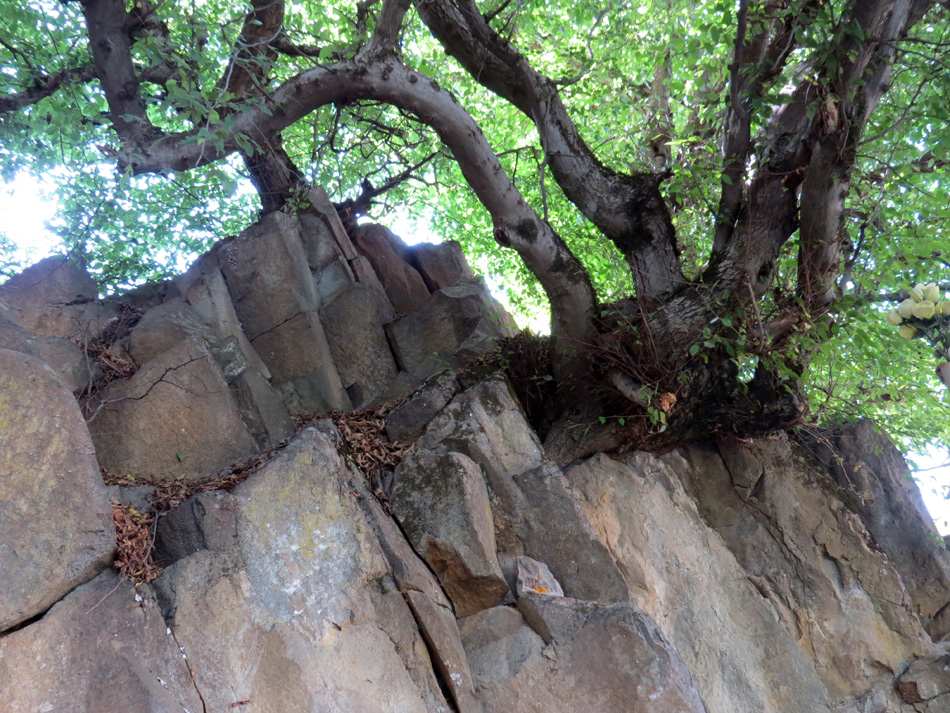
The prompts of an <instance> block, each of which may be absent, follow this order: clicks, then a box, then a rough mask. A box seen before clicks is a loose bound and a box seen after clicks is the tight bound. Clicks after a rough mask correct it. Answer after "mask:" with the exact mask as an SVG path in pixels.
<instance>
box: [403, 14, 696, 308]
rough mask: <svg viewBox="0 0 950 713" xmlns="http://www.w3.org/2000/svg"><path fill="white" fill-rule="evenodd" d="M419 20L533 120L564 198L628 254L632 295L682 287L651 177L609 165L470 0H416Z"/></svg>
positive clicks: (652, 296) (550, 88)
mask: <svg viewBox="0 0 950 713" xmlns="http://www.w3.org/2000/svg"><path fill="white" fill-rule="evenodd" d="M416 9H417V10H418V12H419V16H420V17H421V18H422V20H423V22H425V23H426V25H427V26H428V27H429V29H430V30H432V33H433V34H434V35H435V36H436V38H437V39H438V40H439V41H440V42H441V43H442V45H443V47H445V49H446V51H447V52H448V53H449V54H451V55H452V56H453V57H455V58H456V59H457V60H458V61H459V62H460V63H461V64H462V66H463V67H464V68H465V69H466V70H467V71H468V72H469V74H471V75H472V77H473V78H474V79H475V80H476V81H478V82H479V83H480V84H482V85H483V86H484V87H486V88H487V89H489V90H491V91H492V92H494V93H495V94H497V95H498V96H500V97H502V98H503V99H505V100H507V101H509V102H511V103H512V104H513V105H514V106H515V107H517V108H518V109H519V110H520V111H521V112H523V113H524V114H526V115H527V116H528V117H529V118H531V120H532V121H533V122H534V123H535V126H537V128H538V132H539V134H540V136H541V143H542V145H543V147H544V150H545V153H546V155H547V160H548V164H549V165H550V167H551V173H552V174H553V176H554V179H555V181H557V183H558V185H559V186H560V187H561V189H562V190H563V191H564V194H565V195H566V196H567V198H568V200H570V201H571V202H572V203H574V204H575V205H576V206H577V207H578V208H579V209H580V211H581V212H582V213H583V214H584V215H585V216H586V217H587V218H588V219H589V220H590V221H591V222H592V223H593V224H594V225H596V226H597V228H598V229H599V230H600V231H601V232H602V233H603V234H604V235H606V236H607V237H608V238H610V239H611V240H612V241H613V242H614V243H615V244H616V245H617V247H618V248H619V249H620V251H621V252H622V253H623V254H624V255H625V256H626V258H627V261H628V263H629V264H630V266H631V269H632V270H633V275H634V282H635V284H636V288H637V294H638V295H639V296H640V297H641V298H643V299H644V300H646V301H648V302H649V301H653V300H659V299H660V298H661V297H662V296H664V295H669V294H670V293H672V292H674V291H676V290H677V289H678V288H679V287H681V286H682V285H683V284H684V283H685V278H684V277H683V274H682V271H681V268H680V265H679V261H678V259H677V252H676V244H675V243H676V236H675V234H674V230H673V223H672V220H671V219H670V215H669V211H668V209H667V207H666V204H665V202H664V200H663V198H662V195H661V194H660V191H659V188H658V186H659V180H658V178H657V177H656V176H653V175H651V174H637V175H634V176H625V175H622V174H618V173H617V172H615V171H613V170H611V169H609V168H607V167H606V166H604V165H603V164H601V163H600V161H599V160H598V159H597V157H596V156H595V155H594V153H593V151H592V150H591V149H590V147H589V146H588V145H587V144H586V143H585V142H584V140H583V138H581V136H580V133H579V131H578V130H577V126H576V125H575V124H574V122H573V121H572V119H571V118H570V116H569V115H568V112H567V109H566V108H565V106H564V104H563V103H562V102H561V99H560V97H559V96H558V93H557V88H556V86H555V85H554V83H553V82H552V81H551V80H550V79H549V78H547V77H544V76H542V75H540V74H538V73H537V72H535V71H534V70H533V69H532V68H531V66H530V65H529V64H528V61H527V59H525V58H524V57H523V56H522V55H521V54H520V52H518V50H517V48H515V47H514V45H512V44H511V42H509V41H508V40H506V39H504V38H503V37H501V36H499V35H498V33H496V32H495V31H494V30H493V29H492V28H491V27H490V26H489V25H488V23H487V22H486V20H485V18H484V17H483V16H482V14H481V13H480V12H479V11H478V8H477V7H476V5H475V3H474V1H473V0H454V1H453V0H417V1H416Z"/></svg>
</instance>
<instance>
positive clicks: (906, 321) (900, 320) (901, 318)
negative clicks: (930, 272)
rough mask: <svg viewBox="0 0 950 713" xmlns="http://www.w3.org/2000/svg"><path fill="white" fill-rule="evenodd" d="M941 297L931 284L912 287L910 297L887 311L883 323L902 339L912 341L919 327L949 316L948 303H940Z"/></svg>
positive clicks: (935, 286)
mask: <svg viewBox="0 0 950 713" xmlns="http://www.w3.org/2000/svg"><path fill="white" fill-rule="evenodd" d="M941 297H943V295H942V294H941V292H940V288H939V287H937V285H935V284H934V283H933V282H931V283H929V284H927V285H914V286H913V287H912V288H911V290H910V297H908V298H907V299H906V300H904V301H903V302H901V303H900V304H899V305H898V306H897V307H895V308H894V309H892V310H890V311H888V313H887V314H886V315H884V321H885V322H887V323H888V324H891V325H894V326H895V327H897V328H898V329H897V333H898V334H900V335H901V336H902V337H903V338H904V339H913V338H914V337H915V336H917V331H918V329H919V328H920V327H925V326H928V325H927V324H926V323H927V322H930V321H932V320H933V319H935V318H936V317H939V316H941V315H950V302H946V301H942V300H941V299H940V298H941ZM921 322H923V323H924V324H920V323H921Z"/></svg>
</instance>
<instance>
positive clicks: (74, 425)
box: [0, 349, 115, 680]
mask: <svg viewBox="0 0 950 713" xmlns="http://www.w3.org/2000/svg"><path fill="white" fill-rule="evenodd" d="M114 552H115V529H114V526H113V521H112V509H111V508H110V507H109V498H108V495H107V494H106V488H105V485H104V484H103V482H102V476H101V475H100V474H99V466H98V464H97V463H96V458H95V454H94V453H93V448H92V441H91V440H90V439H89V433H88V431H87V430H86V425H85V423H84V422H83V419H82V415H81V414H80V412H79V407H78V406H77V405H76V401H75V399H74V398H73V395H72V394H71V393H70V392H69V391H68V390H67V389H66V388H65V387H64V386H63V385H62V384H61V383H60V381H59V380H58V379H57V378H56V376H55V374H54V373H53V371H52V370H51V369H50V368H49V367H48V366H46V365H45V364H43V363H41V362H40V361H38V360H37V359H35V358H33V357H30V356H27V355H25V354H21V353H19V352H12V351H8V350H6V349H0V631H3V630H6V629H8V628H10V627H11V626H15V625H16V624H19V623H20V622H22V621H25V620H26V619H29V618H30V617H33V616H35V615H36V614H39V613H40V612H42V611H44V610H45V609H46V608H47V607H49V606H50V605H51V604H53V603H54V602H55V601H57V600H58V599H60V598H61V597H62V596H63V595H64V594H66V593H67V592H69V591H70V590H71V589H72V588H74V587H76V586H78V585H80V584H82V583H83V582H85V581H87V580H89V579H91V578H92V577H94V576H95V575H96V574H97V573H98V572H100V571H101V570H102V569H104V568H105V567H107V566H108V564H109V562H110V560H111V559H112V556H113V554H114ZM0 680H4V679H3V678H0Z"/></svg>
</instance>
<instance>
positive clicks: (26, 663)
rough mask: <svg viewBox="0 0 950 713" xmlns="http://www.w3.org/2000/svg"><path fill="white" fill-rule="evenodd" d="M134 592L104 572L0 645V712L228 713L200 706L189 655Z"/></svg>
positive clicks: (150, 604)
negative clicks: (0, 696) (0, 699)
mask: <svg viewBox="0 0 950 713" xmlns="http://www.w3.org/2000/svg"><path fill="white" fill-rule="evenodd" d="M140 591H141V590H140V589H136V588H135V587H133V586H132V585H131V584H129V583H128V582H122V581H120V580H119V577H118V575H117V574H115V573H114V572H103V573H102V574H100V575H99V576H98V577H97V578H96V579H94V580H93V581H91V582H89V583H88V584H85V585H83V586H82V587H80V588H79V589H77V590H75V591H74V592H71V593H70V594H69V595H68V596H67V597H66V598H65V599H64V600H63V601H61V602H59V603H58V604H57V605H56V606H54V607H53V608H52V609H51V610H50V612H49V613H48V614H47V615H46V616H45V617H43V619H42V620H40V621H39V622H36V623H33V624H31V625H30V626H28V627H26V628H24V629H21V630H20V631H16V632H13V633H11V634H9V635H7V636H5V637H3V638H0V681H3V710H4V711H9V713H37V712H39V711H50V712H51V713H53V712H55V713H59V712H60V711H63V712H64V713H65V712H66V711H83V713H116V711H136V713H182V711H192V712H193V713H198V711H212V710H229V708H228V707H227V706H223V707H221V708H206V707H205V706H204V702H203V700H202V692H201V690H200V689H199V688H198V687H196V685H195V681H194V679H193V678H192V673H191V671H189V660H188V658H186V656H187V654H188V651H187V650H182V649H180V648H179V642H177V641H176V640H175V637H174V636H173V635H171V631H170V630H168V628H167V627H166V625H165V622H164V621H163V620H162V615H161V612H160V611H159V609H158V606H157V605H156V603H155V600H154V598H152V597H151V596H148V595H146V596H144V597H143V596H142V594H141V593H140ZM232 702H237V701H236V700H233V699H232V700H231V701H229V702H228V703H229V705H230V703H232Z"/></svg>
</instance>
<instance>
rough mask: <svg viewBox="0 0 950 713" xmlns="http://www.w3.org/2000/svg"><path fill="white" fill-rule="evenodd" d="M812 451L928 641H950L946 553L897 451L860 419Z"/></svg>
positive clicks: (828, 436) (948, 560)
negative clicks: (886, 564)
mask: <svg viewBox="0 0 950 713" xmlns="http://www.w3.org/2000/svg"><path fill="white" fill-rule="evenodd" d="M812 450H813V451H814V452H815V453H816V455H817V456H818V457H819V459H820V461H821V462H822V463H824V464H825V465H826V467H827V469H828V471H829V472H830V473H831V475H832V477H833V478H834V479H835V481H836V482H837V484H838V485H839V486H840V489H841V490H840V492H841V497H842V498H845V499H846V501H847V502H848V505H849V507H850V508H851V509H852V510H854V511H855V512H856V513H857V514H858V515H859V516H860V518H861V520H862V522H863V523H864V526H865V527H866V528H867V529H868V532H870V533H871V535H872V536H873V537H874V541H875V542H876V544H877V546H878V547H880V548H881V549H882V550H884V552H885V553H886V554H887V556H888V559H890V561H891V563H892V564H893V566H894V567H895V568H896V569H897V571H898V572H899V573H900V576H901V579H902V580H903V582H904V585H905V586H906V587H907V591H908V593H909V594H910V598H911V601H912V602H913V606H914V611H916V612H917V615H918V616H919V617H920V620H921V622H922V623H923V625H924V627H925V628H926V629H927V631H928V633H929V634H930V636H931V637H932V638H933V640H934V641H939V640H941V639H945V638H948V637H950V551H948V550H947V548H946V546H944V544H943V543H942V541H941V538H940V537H939V535H938V534H937V530H936V528H935V527H934V523H933V519H932V518H931V516H930V513H928V512H927V508H926V506H925V505H924V503H923V500H922V499H921V497H920V491H919V490H918V489H917V484H916V483H915V482H914V480H913V478H911V474H910V471H909V470H908V468H907V464H906V463H905V462H904V458H903V457H902V456H901V454H900V451H898V450H897V448H895V446H894V444H893V443H891V441H890V439H889V438H888V437H887V436H886V435H884V434H883V433H879V432H878V431H877V430H876V429H875V428H874V424H873V423H871V422H870V421H866V420H865V421H859V422H857V423H853V424H847V425H844V426H840V427H838V428H836V429H833V430H831V431H830V432H829V433H827V434H825V436H824V437H823V438H822V439H820V440H817V441H816V442H815V443H813V444H812Z"/></svg>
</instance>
